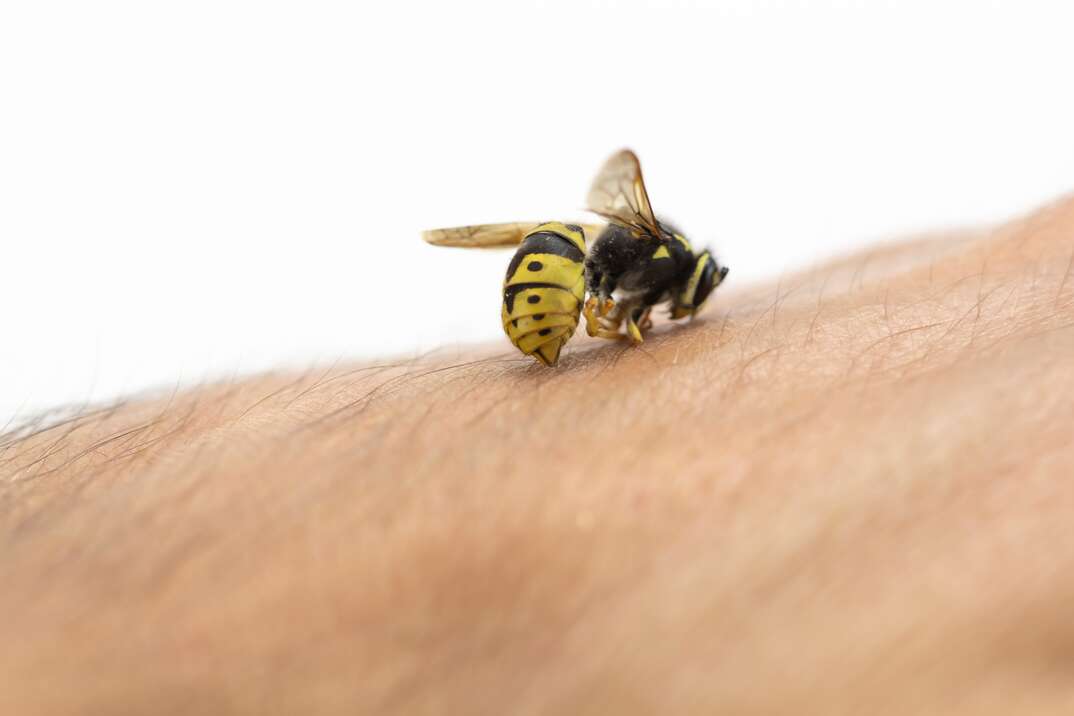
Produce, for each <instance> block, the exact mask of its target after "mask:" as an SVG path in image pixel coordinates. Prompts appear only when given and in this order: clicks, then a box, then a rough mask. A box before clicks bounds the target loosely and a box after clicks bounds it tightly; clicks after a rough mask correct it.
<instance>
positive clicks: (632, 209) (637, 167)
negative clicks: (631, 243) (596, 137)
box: [586, 149, 664, 237]
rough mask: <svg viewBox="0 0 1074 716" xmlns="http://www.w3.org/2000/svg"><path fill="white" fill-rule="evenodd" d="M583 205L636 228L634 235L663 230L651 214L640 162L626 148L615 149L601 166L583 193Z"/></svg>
mask: <svg viewBox="0 0 1074 716" xmlns="http://www.w3.org/2000/svg"><path fill="white" fill-rule="evenodd" d="M586 208H588V209H589V210H590V211H592V212H593V213H594V214H598V215H600V216H603V217H604V218H605V219H607V220H609V221H614V222H615V223H617V224H622V225H624V226H627V227H630V228H632V229H635V232H634V234H635V236H641V237H644V236H645V235H652V236H660V235H661V234H662V233H664V232H663V231H662V230H661V228H660V224H659V223H658V222H657V220H656V216H654V215H653V207H652V205H651V204H650V203H649V194H648V192H646V191H645V181H644V180H643V179H642V177H641V164H640V163H639V162H638V157H637V155H635V154H634V152H632V151H630V150H629V149H623V150H620V151H619V152H616V153H615V154H613V155H612V156H611V157H609V158H608V161H606V162H604V166H602V167H601V168H600V171H599V172H598V173H597V176H596V178H595V179H594V180H593V184H592V185H591V186H590V187H589V196H588V197H586Z"/></svg>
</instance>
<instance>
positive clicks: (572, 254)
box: [501, 221, 585, 366]
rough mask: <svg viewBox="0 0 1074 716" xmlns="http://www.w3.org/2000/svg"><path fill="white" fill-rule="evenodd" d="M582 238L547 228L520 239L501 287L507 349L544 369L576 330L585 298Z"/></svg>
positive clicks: (562, 227)
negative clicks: (515, 349)
mask: <svg viewBox="0 0 1074 716" xmlns="http://www.w3.org/2000/svg"><path fill="white" fill-rule="evenodd" d="M584 259H585V233H584V231H583V230H582V228H581V227H580V226H577V225H575V224H562V223H559V222H554V221H553V222H548V223H546V224H540V225H539V226H537V228H535V229H534V230H532V231H531V232H529V233H528V234H527V235H526V238H525V239H523V241H522V245H521V246H519V247H518V251H516V252H515V256H514V258H512V259H511V263H510V265H509V266H508V267H507V276H506V277H505V279H504V283H503V308H502V309H501V318H502V320H503V330H504V331H505V332H506V333H507V337H508V338H510V339H511V343H513V344H514V345H515V347H517V348H518V349H519V350H520V351H522V352H523V353H525V354H526V355H531V356H533V357H534V358H536V359H537V360H539V361H540V362H542V363H544V364H545V365H547V366H554V365H555V364H556V362H557V361H558V360H559V353H560V350H562V348H563V346H564V345H565V344H566V343H567V341H569V340H570V339H571V336H572V335H574V330H575V328H577V327H578V316H579V314H580V313H581V309H582V300H583V299H584V298H585V273H584V268H583V261H584Z"/></svg>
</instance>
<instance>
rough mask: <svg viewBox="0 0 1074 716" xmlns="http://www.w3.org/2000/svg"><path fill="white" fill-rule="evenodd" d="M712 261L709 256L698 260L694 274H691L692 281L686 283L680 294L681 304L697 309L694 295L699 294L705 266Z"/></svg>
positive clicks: (704, 255)
mask: <svg viewBox="0 0 1074 716" xmlns="http://www.w3.org/2000/svg"><path fill="white" fill-rule="evenodd" d="M709 261H712V257H711V256H709V255H708V254H703V255H702V256H701V258H699V259H698V260H697V265H696V266H694V272H693V273H692V274H690V280H689V281H687V282H686V288H685V289H683V292H682V293H681V294H679V303H681V304H682V305H684V306H688V307H690V308H697V306H695V305H694V294H695V293H697V284H699V283H701V274H702V273H703V272H704V271H705V265H706V264H707V263H708V262H709Z"/></svg>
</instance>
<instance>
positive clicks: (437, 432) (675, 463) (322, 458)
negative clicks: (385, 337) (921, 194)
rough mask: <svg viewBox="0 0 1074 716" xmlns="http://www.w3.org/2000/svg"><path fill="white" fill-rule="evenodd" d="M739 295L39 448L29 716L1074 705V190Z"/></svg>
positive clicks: (73, 424) (14, 469) (281, 378)
mask: <svg viewBox="0 0 1074 716" xmlns="http://www.w3.org/2000/svg"><path fill="white" fill-rule="evenodd" d="M733 278H734V272H733V270H732V275H731V279H732V280H731V281H729V282H728V284H727V285H725V286H724V287H721V289H720V290H719V291H717V293H716V295H715V298H714V299H713V300H712V301H710V305H709V306H708V307H707V310H706V311H705V313H704V314H703V316H702V317H701V318H700V319H699V320H696V321H694V322H693V323H691V324H689V325H684V324H675V325H672V324H668V323H666V322H659V321H658V323H657V325H656V328H655V329H654V331H653V332H652V333H651V334H650V335H649V336H648V338H647V340H646V342H645V343H644V344H643V345H642V346H640V347H639V348H636V349H635V348H632V347H630V346H629V345H627V344H626V343H621V344H615V343H609V342H605V341H597V340H590V339H586V338H584V337H582V336H581V335H579V336H578V337H576V338H575V340H574V341H573V342H572V344H571V348H570V349H569V350H568V352H567V354H566V355H565V357H564V358H563V359H562V360H561V362H560V365H559V366H558V367H557V368H556V369H547V368H543V367H541V366H539V365H537V364H536V363H534V362H532V361H530V360H529V359H525V358H523V357H521V356H520V355H518V354H516V353H513V352H510V351H511V349H510V348H509V346H506V345H504V346H495V347H489V348H475V349H473V350H472V351H466V352H463V353H462V354H460V355H445V354H434V355H432V356H428V357H425V358H423V359H420V360H416V361H413V360H411V361H398V362H391V361H387V362H384V363H383V364H376V365H353V366H346V367H344V366H335V367H332V368H331V369H324V370H320V371H314V372H311V373H309V374H305V375H267V376H260V377H254V378H249V379H244V380H241V381H236V382H232V383H229V384H221V385H210V386H205V387H201V388H198V389H194V390H189V391H184V392H177V393H174V394H171V395H165V396H162V397H159V398H143V399H139V400H132V401H129V402H126V403H123V404H120V405H117V406H113V407H111V408H106V409H102V410H98V411H95V412H91V413H89V414H86V415H83V416H82V417H78V418H75V419H70V420H67V421H65V422H63V423H62V424H60V425H58V426H55V427H52V428H48V429H40V430H38V431H36V432H32V433H31V434H29V435H27V434H19V435H13V436H10V437H9V438H8V439H6V440H4V441H2V442H0V445H2V452H0V573H2V588H0V713H5V714H6V713H12V714H16V713H18V714H28V713H35V714H54V713H55V714H65V713H155V714H170V713H308V712H312V711H316V712H319V713H348V714H350V713H405V714H422V713H495V714H502V713H512V714H544V713H557V714H558V713H602V714H604V713H616V714H630V713H676V714H683V713H706V714H710V713H735V714H753V713H756V714H777V713H794V714H800V713H823V714H844V713H845V714H860V713H870V714H883V713H891V714H906V713H943V714H958V713H975V714H977V713H996V714H1012V713H1070V712H1071V710H1072V708H1074V618H1072V617H1071V605H1072V604H1074V569H1072V567H1074V439H1072V437H1074V430H1072V426H1074V200H1067V201H1063V202H1059V203H1056V204H1053V205H1051V206H1049V207H1047V208H1045V209H1042V210H1040V211H1038V212H1036V213H1035V214H1033V215H1031V216H1029V217H1027V218H1023V219H1019V220H1016V221H1012V222H1010V223H1009V224H1007V225H1005V226H1002V227H1000V228H997V229H994V230H982V231H974V232H962V233H959V234H940V235H935V236H931V237H924V238H919V239H916V240H911V241H907V242H902V243H898V244H892V245H890V246H883V247H877V248H875V249H873V250H870V251H866V252H864V253H862V254H859V255H857V256H852V257H848V258H846V259H843V260H840V261H836V262H834V263H830V264H827V265H824V266H821V267H818V268H815V269H812V270H809V271H805V272H803V273H801V274H798V275H794V276H785V277H783V278H782V279H781V280H780V281H778V282H775V283H772V284H769V285H763V286H753V287H742V288H738V287H736V286H735V282H734V280H733ZM24 432H25V431H24Z"/></svg>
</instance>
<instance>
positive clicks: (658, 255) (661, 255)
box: [653, 245, 671, 259]
mask: <svg viewBox="0 0 1074 716" xmlns="http://www.w3.org/2000/svg"><path fill="white" fill-rule="evenodd" d="M653 258H654V259H670V258H671V254H669V253H668V247H667V246H663V245H662V246H661V247H660V248H658V249H657V250H656V251H654V252H653Z"/></svg>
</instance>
